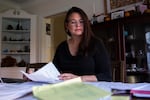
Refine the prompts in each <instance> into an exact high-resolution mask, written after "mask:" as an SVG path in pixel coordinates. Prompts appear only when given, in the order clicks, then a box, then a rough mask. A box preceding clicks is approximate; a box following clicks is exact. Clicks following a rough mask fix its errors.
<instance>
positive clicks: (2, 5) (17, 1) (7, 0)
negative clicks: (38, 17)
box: [0, 0, 50, 12]
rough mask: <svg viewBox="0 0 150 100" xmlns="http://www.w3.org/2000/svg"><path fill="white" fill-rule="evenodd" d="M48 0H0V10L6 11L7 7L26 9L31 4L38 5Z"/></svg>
mask: <svg viewBox="0 0 150 100" xmlns="http://www.w3.org/2000/svg"><path fill="white" fill-rule="evenodd" d="M46 1H50V0H0V12H3V11H6V10H8V9H12V8H13V9H14V8H15V9H17V8H18V9H19V8H21V9H24V10H25V9H26V8H28V7H31V6H35V5H40V3H44V2H46Z"/></svg>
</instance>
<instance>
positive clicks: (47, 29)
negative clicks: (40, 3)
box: [46, 23, 51, 35]
mask: <svg viewBox="0 0 150 100" xmlns="http://www.w3.org/2000/svg"><path fill="white" fill-rule="evenodd" d="M50 31H51V25H50V24H49V23H46V34H47V35H50V34H51V33H50Z"/></svg>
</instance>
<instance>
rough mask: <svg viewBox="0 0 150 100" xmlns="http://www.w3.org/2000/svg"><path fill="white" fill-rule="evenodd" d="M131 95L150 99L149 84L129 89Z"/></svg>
mask: <svg viewBox="0 0 150 100" xmlns="http://www.w3.org/2000/svg"><path fill="white" fill-rule="evenodd" d="M131 93H132V94H133V95H134V96H136V97H146V98H150V83H149V84H146V85H143V86H140V87H137V88H133V89H131Z"/></svg>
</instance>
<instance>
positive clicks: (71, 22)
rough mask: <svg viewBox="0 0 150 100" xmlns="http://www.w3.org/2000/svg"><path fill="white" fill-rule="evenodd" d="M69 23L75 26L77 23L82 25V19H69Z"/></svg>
mask: <svg viewBox="0 0 150 100" xmlns="http://www.w3.org/2000/svg"><path fill="white" fill-rule="evenodd" d="M69 24H70V25H72V26H77V25H80V26H83V24H84V21H83V20H79V21H76V20H70V21H69Z"/></svg>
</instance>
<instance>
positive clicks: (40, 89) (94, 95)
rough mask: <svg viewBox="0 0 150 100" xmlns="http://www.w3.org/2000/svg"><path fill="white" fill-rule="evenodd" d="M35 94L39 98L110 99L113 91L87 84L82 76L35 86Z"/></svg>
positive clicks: (43, 99)
mask: <svg viewBox="0 0 150 100" xmlns="http://www.w3.org/2000/svg"><path fill="white" fill-rule="evenodd" d="M33 95H34V97H36V98H37V99H39V100H101V99H102V100H109V99H107V98H109V97H111V92H108V91H106V90H103V89H101V88H99V87H96V86H93V85H90V84H85V83H83V82H82V81H81V79H80V78H75V79H71V80H67V81H64V82H61V83H56V84H48V85H43V86H35V87H33Z"/></svg>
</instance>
